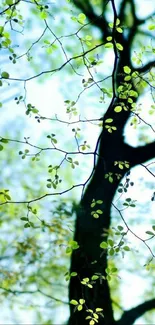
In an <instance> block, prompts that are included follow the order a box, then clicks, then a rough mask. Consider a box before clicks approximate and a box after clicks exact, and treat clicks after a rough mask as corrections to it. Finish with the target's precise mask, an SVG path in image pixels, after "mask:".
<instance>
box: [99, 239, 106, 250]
mask: <svg viewBox="0 0 155 325" xmlns="http://www.w3.org/2000/svg"><path fill="white" fill-rule="evenodd" d="M100 247H101V248H103V249H106V248H108V244H107V243H106V242H105V241H102V243H101V244H100Z"/></svg>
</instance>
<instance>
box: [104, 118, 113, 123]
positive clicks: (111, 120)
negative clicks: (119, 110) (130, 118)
mask: <svg viewBox="0 0 155 325" xmlns="http://www.w3.org/2000/svg"><path fill="white" fill-rule="evenodd" d="M112 122H113V119H112V118H107V119H106V120H105V123H112Z"/></svg>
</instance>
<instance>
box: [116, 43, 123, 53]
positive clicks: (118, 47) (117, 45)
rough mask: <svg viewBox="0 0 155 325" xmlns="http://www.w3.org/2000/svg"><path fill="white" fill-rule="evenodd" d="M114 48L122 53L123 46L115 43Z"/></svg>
mask: <svg viewBox="0 0 155 325" xmlns="http://www.w3.org/2000/svg"><path fill="white" fill-rule="evenodd" d="M116 47H117V49H118V50H119V51H123V46H122V45H121V44H120V43H116Z"/></svg>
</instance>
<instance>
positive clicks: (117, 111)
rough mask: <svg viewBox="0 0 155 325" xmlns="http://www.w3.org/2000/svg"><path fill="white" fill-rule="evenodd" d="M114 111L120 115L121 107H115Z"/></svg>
mask: <svg viewBox="0 0 155 325" xmlns="http://www.w3.org/2000/svg"><path fill="white" fill-rule="evenodd" d="M114 111H115V112H116V113H120V112H121V111H122V106H115V108H114Z"/></svg>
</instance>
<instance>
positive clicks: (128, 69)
mask: <svg viewBox="0 0 155 325" xmlns="http://www.w3.org/2000/svg"><path fill="white" fill-rule="evenodd" d="M123 70H124V72H125V73H126V74H130V73H131V69H130V68H129V67H128V66H127V65H126V66H124V67H123Z"/></svg>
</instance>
